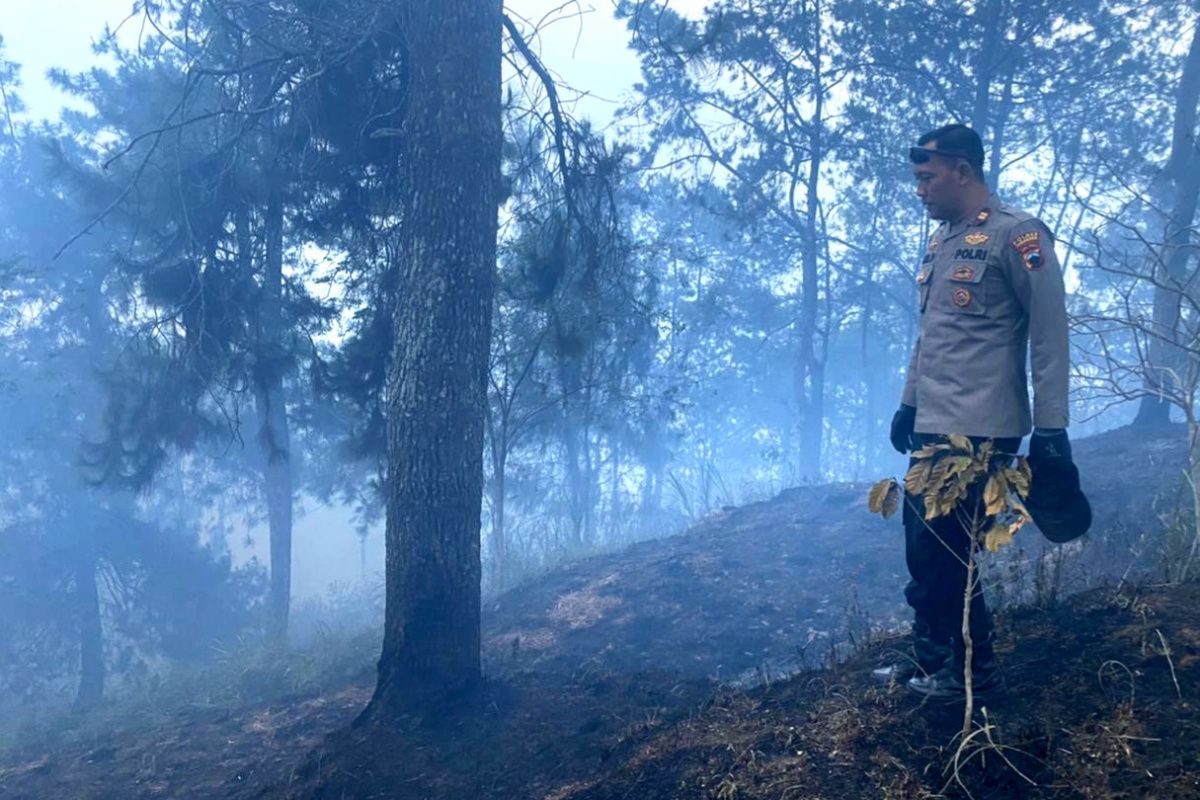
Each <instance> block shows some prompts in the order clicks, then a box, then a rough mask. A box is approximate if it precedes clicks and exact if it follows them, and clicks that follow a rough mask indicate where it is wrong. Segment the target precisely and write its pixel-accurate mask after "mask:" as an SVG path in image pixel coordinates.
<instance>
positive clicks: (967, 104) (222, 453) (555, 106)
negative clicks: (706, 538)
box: [0, 0, 1200, 706]
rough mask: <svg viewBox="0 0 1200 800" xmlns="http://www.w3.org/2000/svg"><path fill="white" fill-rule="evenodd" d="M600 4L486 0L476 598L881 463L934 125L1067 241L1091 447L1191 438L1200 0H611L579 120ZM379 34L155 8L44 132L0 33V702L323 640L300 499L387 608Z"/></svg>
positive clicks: (386, 200) (923, 233) (261, 16)
mask: <svg viewBox="0 0 1200 800" xmlns="http://www.w3.org/2000/svg"><path fill="white" fill-rule="evenodd" d="M579 10H580V9H579V7H578V6H577V5H575V4H567V5H566V6H563V7H562V10H561V12H560V13H558V14H555V15H551V18H550V19H541V20H540V23H541V24H542V25H543V26H545V25H546V24H547V23H550V22H552V20H553V19H555V18H557V17H560V16H566V17H567V18H568V19H567V20H565V21H562V20H560V21H558V22H554V23H553V24H552V25H550V26H549V27H546V29H545V30H544V31H542V32H541V35H540V37H539V35H538V34H537V30H536V29H537V26H538V24H539V19H536V18H532V17H530V18H523V17H521V16H518V15H517V14H516V13H513V10H510V15H509V19H510V21H511V26H508V27H506V37H505V40H504V60H505V64H506V67H505V73H504V94H503V101H502V123H503V160H502V170H503V195H504V201H503V205H502V208H501V214H500V230H499V253H498V258H497V260H496V272H495V280H496V286H495V289H496V291H495V297H494V303H493V305H492V337H491V346H490V360H489V363H488V366H487V378H488V387H489V390H488V398H487V407H488V413H487V418H486V425H485V429H484V440H485V453H484V487H483V488H484V492H483V495H484V503H483V509H482V549H483V555H482V558H483V575H482V580H483V586H484V592H485V593H486V594H488V595H493V594H496V593H498V592H500V591H502V590H504V589H506V588H509V587H511V586H514V585H516V584H517V583H519V582H520V581H521V580H522V579H524V578H526V577H528V576H530V575H534V574H537V573H539V572H541V571H544V570H546V569H548V568H550V567H551V566H553V565H555V564H558V563H561V562H562V561H564V560H567V559H573V558H578V557H580V556H582V555H585V554H589V553H595V552H599V551H602V550H608V549H615V548H619V547H622V546H625V545H627V544H628V543H630V542H633V541H636V540H639V539H644V538H650V537H657V536H663V535H666V534H669V533H673V532H677V531H679V530H681V529H682V528H684V527H686V526H687V525H688V524H689V523H690V522H692V521H695V520H698V519H700V518H703V517H704V516H705V515H707V514H709V513H710V512H712V511H713V510H716V509H719V508H721V507H723V506H729V505H737V504H741V503H744V502H747V501H749V500H752V499H757V498H763V497H767V496H770V495H773V494H775V493H776V492H778V491H779V490H781V489H783V488H786V487H790V486H796V485H801V484H819V483H826V482H830V481H846V480H849V481H858V480H866V479H868V478H873V477H876V476H878V475H879V474H883V473H887V472H894V471H896V470H897V469H898V468H899V467H900V466H901V464H902V461H901V459H900V457H899V456H897V455H896V454H895V453H892V452H891V451H890V449H889V445H888V442H887V436H886V428H887V424H888V420H889V419H890V417H891V414H892V412H893V410H894V409H895V406H896V404H897V402H898V398H899V395H900V388H901V385H902V380H903V377H904V368H905V366H906V364H907V361H908V354H909V348H910V346H911V342H912V340H913V338H914V335H915V330H916V322H917V309H916V307H915V306H916V304H915V295H916V293H915V285H914V279H915V274H916V267H917V263H918V262H919V259H920V255H921V253H922V252H923V250H924V248H925V243H926V241H927V240H928V237H929V234H930V223H929V221H928V220H926V219H925V218H924V215H923V212H922V209H921V207H920V205H919V203H917V202H916V199H915V195H914V193H913V191H912V186H911V176H910V174H909V166H908V164H907V163H906V161H905V158H904V154H905V152H906V148H907V146H908V144H910V143H911V142H912V141H913V140H914V139H915V137H916V136H917V135H918V134H919V133H920V132H922V131H924V130H927V129H930V128H933V127H936V126H938V125H941V124H944V123H945V122H947V121H952V120H953V121H962V122H966V123H969V124H971V125H973V126H974V127H975V128H976V129H977V130H979V131H980V132H981V134H983V136H984V141H985V146H986V147H987V149H988V152H989V154H990V156H989V161H988V164H987V172H988V177H989V181H990V182H991V183H992V185H993V187H994V188H995V189H996V190H997V191H998V192H999V193H1000V194H1001V195H1002V197H1003V198H1004V199H1005V200H1006V201H1007V202H1009V203H1011V204H1013V205H1016V206H1018V207H1022V208H1025V209H1028V210H1029V211H1030V212H1032V213H1035V214H1037V215H1038V216H1040V217H1041V218H1043V219H1044V220H1046V221H1047V223H1048V224H1049V225H1050V227H1051V229H1052V230H1054V231H1055V232H1056V235H1057V238H1058V242H1057V248H1058V254H1059V258H1060V259H1061V261H1062V263H1063V265H1064V268H1065V270H1066V273H1067V285H1068V289H1069V291H1070V298H1069V310H1070V312H1071V316H1072V325H1073V328H1072V355H1073V362H1074V371H1073V376H1072V407H1071V412H1072V426H1071V433H1072V436H1073V437H1076V438H1079V437H1083V436H1086V435H1088V434H1089V433H1094V432H1098V431H1101V430H1106V429H1109V428H1112V427H1116V426H1118V425H1122V424H1130V423H1132V424H1134V425H1137V426H1146V427H1147V428H1152V427H1158V426H1162V425H1164V424H1165V423H1167V422H1168V421H1169V419H1171V418H1172V414H1173V418H1174V419H1176V420H1183V421H1185V422H1187V423H1188V425H1187V428H1186V430H1187V431H1188V435H1189V442H1190V443H1192V444H1193V450H1194V451H1195V450H1196V449H1197V448H1198V447H1200V445H1196V444H1195V443H1197V442H1200V436H1197V430H1198V426H1197V423H1196V418H1195V401H1196V387H1197V383H1198V381H1200V359H1198V358H1197V356H1200V346H1198V342H1197V332H1198V330H1200V326H1198V322H1200V315H1198V313H1197V312H1198V311H1200V306H1197V304H1196V300H1197V297H1196V294H1197V289H1196V285H1195V275H1196V262H1195V251H1194V246H1193V236H1192V234H1193V228H1194V223H1195V214H1196V203H1197V195H1198V193H1200V155H1198V153H1197V150H1196V138H1195V137H1196V122H1197V120H1196V111H1197V100H1198V97H1200V39H1198V38H1197V35H1196V34H1197V25H1196V23H1197V19H1198V11H1197V8H1196V6H1195V4H1193V3H1183V2H1165V1H1164V2H1144V3H1130V4H1111V3H1099V2H1090V1H1087V0H1085V1H1083V2H1072V3H1065V4H1064V3H1054V4H1051V3H1048V2H1032V1H1029V2H1026V1H1025V0H982V1H981V2H974V3H965V4H964V3H950V2H938V1H937V0H934V1H932V2H915V1H914V2H908V3H902V4H893V3H876V2H870V1H868V0H837V1H836V2H751V1H750V0H730V1H729V2H720V3H714V4H711V5H710V6H709V7H707V8H705V9H702V10H701V9H690V10H689V9H684V10H683V11H681V10H679V6H678V5H675V4H658V3H651V2H629V1H627V0H623V1H622V2H618V3H616V4H615V5H614V6H613V7H612V8H611V10H610V9H608V8H605V9H604V10H603V11H598V12H595V16H597V17H599V16H601V15H608V14H611V15H612V18H613V21H614V22H615V23H616V24H617V25H619V26H620V27H621V29H622V30H624V32H625V33H624V35H625V38H626V40H627V42H628V46H629V48H630V49H631V51H632V53H633V54H634V56H635V57H636V59H637V63H638V65H639V66H640V70H641V75H640V78H639V80H638V82H637V84H636V85H635V86H634V87H633V89H632V91H630V92H629V93H628V94H626V95H625V96H624V97H622V98H621V102H620V105H619V107H618V108H617V109H615V110H614V111H613V112H612V117H613V120H614V122H613V123H612V124H610V125H606V126H605V127H603V128H602V129H600V128H597V127H596V126H594V125H593V124H591V123H590V122H589V121H588V119H587V117H586V116H584V113H583V109H584V106H583V105H582V104H578V103H575V104H573V103H572V99H573V96H574V94H575V93H574V92H572V91H570V89H569V88H568V87H567V86H565V85H559V83H560V82H556V81H548V80H547V77H549V76H548V75H547V73H546V71H545V68H546V67H547V66H548V67H554V66H555V65H554V64H553V63H552V61H551V60H550V57H549V56H548V55H544V56H543V58H538V57H537V56H536V55H535V53H534V52H532V51H531V50H530V49H529V47H528V45H529V43H531V42H532V43H534V44H536V43H537V42H538V41H539V38H540V39H541V40H543V41H545V40H549V39H550V38H551V37H553V38H554V39H555V40H560V38H561V39H570V38H571V37H572V36H573V35H574V33H575V32H576V31H577V30H578V24H579V22H578V20H577V19H575V16H576V15H577V14H578V12H579ZM582 24H583V25H584V26H587V25H588V24H590V20H588V19H587V18H585V19H584V20H583V22H582ZM606 24H607V22H606ZM398 26H399V23H398V20H397V13H396V12H395V9H394V6H393V5H392V4H387V3H380V2H369V1H368V0H337V1H336V2H316V0H289V1H288V2H282V3H272V4H265V3H257V2H248V1H244V0H206V1H204V2H201V1H200V0H164V1H162V2H149V1H147V2H144V3H139V4H137V6H135V8H134V14H133V15H132V16H131V17H130V18H129V19H128V20H127V21H126V22H124V23H123V24H122V26H121V27H120V29H119V30H118V31H117V32H116V33H114V34H112V35H103V36H101V37H100V38H99V39H98V40H97V42H98V44H97V49H98V56H99V57H100V59H101V62H100V63H101V64H102V65H103V66H101V67H98V68H95V69H91V70H85V71H69V70H58V71H55V72H53V73H52V77H51V79H52V81H53V82H54V84H55V85H56V86H57V87H59V89H60V90H62V91H65V92H67V93H69V94H70V95H71V97H72V98H73V101H72V103H71V108H70V109H69V110H66V111H64V112H63V113H62V115H61V116H60V117H59V118H58V119H51V120H43V119H41V118H39V117H38V115H34V114H26V113H23V100H22V97H23V88H22V71H21V65H20V64H19V63H17V61H16V60H6V61H4V62H3V63H2V64H0V86H2V87H3V89H4V92H3V100H4V110H5V115H4V120H3V122H4V124H3V125H2V126H0V153H2V156H3V157H2V158H0V185H3V187H4V195H3V197H4V201H3V203H2V204H0V292H2V293H3V297H2V298H0V299H2V302H0V382H2V389H3V391H2V392H0V405H2V406H3V408H2V409H0V433H2V435H3V437H4V440H5V441H6V442H7V446H6V448H5V450H4V452H3V453H0V480H2V481H3V484H4V486H5V491H4V492H3V493H0V526H2V528H0V607H2V608H3V609H4V613H3V614H0V652H2V653H4V654H5V657H4V660H3V661H2V662H0V694H2V696H3V702H4V703H6V704H17V705H26V704H38V703H44V702H47V701H48V700H50V701H54V700H55V699H56V698H62V697H64V696H65V692H64V687H72V688H71V691H70V694H71V695H72V696H73V697H74V701H75V703H76V704H78V705H83V706H87V705H91V704H95V703H96V702H98V701H99V700H100V698H101V697H102V696H103V694H104V691H105V687H106V686H109V687H111V686H112V685H113V684H123V683H136V682H138V681H144V680H147V679H149V678H150V676H153V675H155V674H157V673H158V672H159V671H160V670H161V668H162V667H163V665H165V664H168V663H175V662H190V661H197V660H203V659H204V658H207V657H210V656H211V653H212V648H213V645H214V643H216V642H221V641H227V640H229V639H231V638H236V637H237V636H245V635H250V634H251V633H253V632H258V633H261V634H263V635H266V636H269V637H273V638H275V639H281V638H283V637H286V636H291V637H292V639H293V640H294V641H297V640H302V639H303V638H304V637H305V636H309V635H311V634H312V631H311V630H310V629H309V628H307V627H306V623H305V622H304V620H303V618H302V617H300V616H296V617H295V618H293V616H294V615H293V613H292V599H293V596H294V594H295V592H294V586H293V583H294V581H293V574H292V569H293V563H294V562H295V563H299V562H300V561H301V559H302V558H303V556H302V555H301V553H300V550H301V540H296V541H294V538H295V536H294V533H295V530H296V529H297V527H298V525H299V524H301V523H300V521H301V520H302V519H303V518H304V515H305V514H306V513H308V514H312V515H313V516H314V518H318V519H319V520H320V523H319V524H318V525H316V526H314V528H316V529H317V532H318V533H319V535H320V536H321V537H322V538H323V541H322V542H321V545H320V548H321V552H322V553H323V554H326V553H333V552H336V551H338V550H340V551H341V552H344V553H345V554H346V556H345V560H346V561H349V562H350V563H356V564H357V567H358V572H359V573H360V574H362V575H363V576H364V577H366V578H367V580H366V581H365V583H364V586H365V587H366V588H360V589H356V590H354V592H361V593H363V594H364V595H370V597H365V596H359V595H357V594H354V592H351V591H350V590H347V589H345V588H343V589H340V590H338V592H335V593H334V595H335V597H337V596H343V597H344V596H348V595H353V597H352V599H351V600H349V601H346V602H344V603H343V605H344V606H345V607H344V608H343V609H342V612H341V613H343V614H345V615H347V616H346V618H347V619H349V618H350V617H354V618H355V622H356V623H358V624H363V625H369V624H371V623H372V622H375V623H376V624H377V621H378V616H377V615H378V614H381V613H382V600H381V598H380V597H379V596H378V595H379V593H380V592H381V589H378V588H376V589H372V588H371V586H372V585H373V584H372V581H371V580H370V575H371V573H372V572H374V570H375V569H377V567H378V565H379V563H380V562H381V561H382V559H381V558H380V557H379V555H378V553H379V552H380V550H379V549H376V550H375V553H376V555H375V556H372V555H371V553H370V550H369V549H368V548H367V547H366V544H365V543H368V542H371V541H372V538H371V537H372V536H374V541H376V542H378V539H379V536H378V527H379V523H380V521H381V520H382V517H383V513H384V503H383V492H384V488H385V481H384V480H383V470H384V467H385V461H386V444H387V442H386V436H385V428H386V410H387V409H386V406H387V402H386V400H387V398H386V394H385V391H386V387H387V375H388V371H389V368H390V360H391V358H392V356H393V352H394V350H393V348H394V347H395V346H396V342H395V318H394V316H393V310H394V309H404V308H405V302H406V296H405V295H404V293H403V291H401V290H400V289H399V288H398V285H399V283H398V266H399V265H398V259H399V254H400V252H401V249H402V248H401V241H400V232H401V229H402V227H403V226H402V221H401V220H400V219H399V217H398V210H399V208H400V207H401V199H402V196H403V192H404V186H405V184H404V176H405V172H404V169H403V166H404V165H403V164H402V163H401V162H400V161H399V155H400V153H401V149H402V146H403V142H402V139H403V127H402V124H401V123H402V120H403V115H404V113H405V109H406V100H407V97H406V86H407V83H406V80H407V77H408V75H409V70H410V66H411V65H409V64H407V63H406V62H405V58H404V52H405V42H404V37H403V36H402V35H400V33H399V27H398ZM543 52H545V51H543ZM6 55H7V56H8V57H9V58H11V57H12V53H7V54H6ZM618 59H619V57H618ZM597 60H598V61H601V63H603V62H602V59H597ZM562 83H566V82H562ZM574 88H575V89H577V90H580V91H584V92H586V91H587V90H588V89H589V87H588V86H586V85H577V86H575V87H574ZM1191 464H1192V475H1193V477H1195V475H1196V474H1197V470H1198V469H1200V468H1198V467H1197V465H1200V457H1196V455H1195V453H1194V454H1193V458H1192V461H1191ZM1192 485H1193V486H1194V485H1195V482H1193V484H1192ZM317 515H321V516H320V517H317ZM373 530H374V531H376V533H375V534H372V533H371V532H372V531H373ZM356 533H357V534H358V539H356V538H355V534H356ZM331 543H333V544H331ZM304 546H308V545H304ZM313 547H314V548H315V547H317V546H316V545H313ZM321 560H332V559H326V558H324V557H322V559H321ZM343 574H344V573H343ZM319 582H320V577H319V576H316V577H307V578H306V583H307V584H308V586H309V587H310V588H311V587H313V586H316V585H319ZM339 593H340V594H339ZM372 598H373V599H372ZM373 615H374V616H373ZM347 624H349V623H347Z"/></svg>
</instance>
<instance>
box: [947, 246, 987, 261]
mask: <svg viewBox="0 0 1200 800" xmlns="http://www.w3.org/2000/svg"><path fill="white" fill-rule="evenodd" d="M987 257H988V250H987V248H986V247H974V248H972V247H960V248H958V249H957V250H955V251H954V260H955V261H987Z"/></svg>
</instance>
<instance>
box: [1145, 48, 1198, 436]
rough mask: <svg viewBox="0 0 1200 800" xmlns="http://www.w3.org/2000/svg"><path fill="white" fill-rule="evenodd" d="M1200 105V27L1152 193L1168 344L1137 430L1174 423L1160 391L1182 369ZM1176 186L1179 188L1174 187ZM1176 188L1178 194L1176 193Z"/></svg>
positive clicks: (1154, 257) (1157, 344) (1158, 311)
mask: <svg viewBox="0 0 1200 800" xmlns="http://www.w3.org/2000/svg"><path fill="white" fill-rule="evenodd" d="M1198 101H1200V27H1198V28H1197V29H1196V30H1194V31H1193V33H1192V43H1191V46H1190V47H1189V49H1188V54H1187V58H1186V60H1185V61H1184V66H1183V73H1182V75H1181V76H1180V80H1179V87H1178V89H1177V91H1176V95H1175V123H1174V126H1173V132H1172V136H1171V153H1170V155H1169V156H1168V158H1167V163H1166V164H1165V165H1164V166H1163V169H1162V172H1161V173H1160V175H1159V179H1158V180H1157V181H1155V186H1154V187H1153V188H1152V189H1151V192H1150V201H1151V203H1152V204H1153V205H1155V206H1156V207H1158V208H1163V207H1164V206H1166V205H1167V204H1168V203H1169V204H1170V208H1169V209H1165V208H1163V216H1164V219H1163V245H1162V248H1161V250H1159V251H1158V252H1156V253H1152V254H1151V262H1152V263H1151V265H1150V267H1149V270H1150V272H1151V274H1153V275H1154V276H1155V278H1156V281H1157V284H1158V285H1156V286H1155V288H1154V319H1153V328H1154V330H1155V331H1156V332H1157V333H1158V334H1159V335H1160V336H1162V337H1164V338H1165V339H1167V340H1168V341H1163V339H1160V338H1159V337H1157V336H1156V337H1154V338H1153V339H1152V340H1151V343H1150V348H1149V354H1148V355H1149V362H1150V363H1149V364H1146V365H1145V374H1144V376H1143V387H1144V388H1145V390H1146V392H1147V394H1146V396H1144V397H1143V398H1142V400H1141V403H1140V404H1139V405H1138V413H1137V416H1136V417H1135V418H1134V420H1133V427H1135V428H1140V429H1143V430H1145V429H1148V428H1155V427H1160V426H1162V425H1165V424H1167V422H1168V421H1169V420H1170V413H1171V404H1170V402H1169V401H1168V400H1167V399H1166V398H1165V397H1163V396H1162V395H1161V394H1160V392H1161V390H1162V388H1163V387H1164V385H1165V382H1167V381H1170V380H1171V378H1170V377H1169V373H1167V372H1165V370H1167V369H1170V368H1171V367H1172V366H1178V363H1177V362H1178V361H1179V358H1178V353H1177V352H1176V351H1175V348H1174V347H1172V346H1171V344H1170V341H1169V340H1170V339H1171V338H1172V337H1173V336H1174V334H1175V330H1176V328H1177V327H1178V324H1179V299H1180V298H1179V293H1178V291H1172V290H1171V289H1170V288H1164V286H1163V284H1166V285H1167V286H1170V285H1171V283H1172V282H1178V283H1179V284H1182V283H1183V281H1184V280H1185V279H1186V272H1187V264H1188V261H1189V258H1190V256H1191V252H1190V248H1189V247H1188V245H1189V243H1190V240H1191V226H1192V224H1193V222H1194V220H1195V215H1196V192H1197V190H1198V189H1200V159H1198V158H1197V154H1196V111H1197V103H1198ZM1172 184H1173V187H1172ZM1172 188H1174V191H1173V192H1172V191H1171V190H1172Z"/></svg>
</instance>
